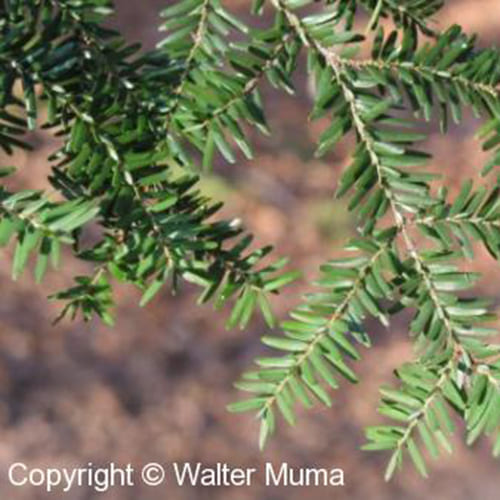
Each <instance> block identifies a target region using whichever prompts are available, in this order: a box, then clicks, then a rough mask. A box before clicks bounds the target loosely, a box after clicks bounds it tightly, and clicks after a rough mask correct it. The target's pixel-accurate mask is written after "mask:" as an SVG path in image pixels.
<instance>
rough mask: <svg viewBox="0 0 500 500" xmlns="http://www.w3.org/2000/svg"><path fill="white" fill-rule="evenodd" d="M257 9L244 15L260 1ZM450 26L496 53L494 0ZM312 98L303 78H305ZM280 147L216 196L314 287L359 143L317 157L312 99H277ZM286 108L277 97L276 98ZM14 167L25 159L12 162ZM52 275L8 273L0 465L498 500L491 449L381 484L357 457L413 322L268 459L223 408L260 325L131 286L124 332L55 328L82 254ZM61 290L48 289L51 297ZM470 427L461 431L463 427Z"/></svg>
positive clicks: (213, 186) (79, 493) (266, 149)
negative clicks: (215, 466)
mask: <svg viewBox="0 0 500 500" xmlns="http://www.w3.org/2000/svg"><path fill="white" fill-rule="evenodd" d="M116 3H117V5H118V8H119V19H118V20H117V25H119V26H120V27H122V28H123V30H124V31H125V32H126V33H127V34H128V35H130V36H131V37H133V38H138V39H141V40H143V41H145V42H146V44H148V45H151V44H152V43H153V42H154V40H155V39H157V34H156V31H155V26H156V12H157V10H158V8H159V7H160V6H163V5H165V3H168V2H165V0H142V1H141V2H129V1H126V0H117V2H116ZM246 4H247V2H245V1H238V2H234V5H238V6H240V5H242V6H244V5H246ZM448 4H449V6H448V7H447V8H446V9H445V10H444V11H443V13H442V15H441V16H440V24H441V25H442V26H447V25H449V24H451V23H453V22H460V23H461V24H462V25H463V26H464V27H465V29H466V30H468V31H478V32H480V34H481V41H482V43H483V42H484V44H485V45H486V44H491V43H498V42H499V37H498V30H499V28H500V21H499V19H500V7H499V4H498V2H496V1H494V0H481V1H479V0H475V1H472V0H463V1H460V0H453V1H451V0H450V1H449V2H448ZM298 87H299V89H301V90H303V89H304V87H305V85H304V82H300V81H299V82H298ZM266 96H267V97H268V103H269V105H268V109H269V114H270V116H271V123H272V125H273V129H274V131H275V133H274V136H273V137H272V139H263V138H260V137H256V140H257V157H256V159H255V161H254V162H253V163H252V164H246V163H245V162H244V161H242V162H241V163H240V164H239V165H238V166H231V167H228V166H224V165H222V164H221V165H219V168H217V169H216V172H217V175H216V176H215V177H213V178H211V179H209V180H207V181H206V186H207V189H210V191H211V192H214V193H216V196H217V197H219V198H222V199H225V200H226V201H227V205H226V208H225V213H226V214H231V215H237V214H238V215H241V216H242V217H243V218H244V220H245V222H246V224H247V225H248V226H249V227H250V229H251V230H252V231H254V232H255V233H256V235H257V236H258V238H257V240H258V242H271V243H273V244H275V245H276V247H277V251H278V252H279V253H281V254H286V255H290V256H291V259H292V263H293V265H294V267H298V268H302V269H304V270H305V273H306V275H307V276H308V277H313V276H314V272H315V269H316V267H317V264H318V263H319V262H321V261H322V260H324V259H325V258H328V257H330V256H332V255H333V254H334V252H335V249H336V248H338V246H339V244H341V243H342V241H344V240H345V239H346V238H347V237H348V236H349V234H351V233H352V230H353V229H352V228H353V221H352V220H351V218H350V216H349V215H347V214H346V212H345V210H344V208H343V206H342V203H338V202H335V201H332V198H331V194H332V192H333V189H334V186H335V181H336V178H337V177H338V174H339V171H340V169H341V168H342V166H343V165H344V164H345V162H346V161H347V156H346V155H347V153H348V150H347V148H346V147H345V146H343V147H341V148H339V150H338V151H337V152H336V153H335V154H332V155H331V156H330V157H329V158H327V159H326V160H325V161H316V160H313V159H312V152H313V139H314V137H315V136H316V135H317V133H318V130H317V126H316V125H307V124H306V123H305V122H304V116H305V115H306V112H307V111H306V110H307V106H308V105H309V104H310V103H309V100H308V97H307V93H306V92H302V97H301V98H296V99H291V98H289V97H283V96H282V95H280V94H276V93H274V92H271V91H269V89H267V90H266ZM271 97H272V99H271ZM473 130H474V122H473V121H472V120H469V121H468V122H467V123H465V124H464V125H463V126H462V127H461V128H460V129H457V130H455V131H454V135H453V137H447V138H446V139H445V140H444V139H443V138H440V137H438V136H436V137H434V136H433V137H432V139H431V145H432V148H433V150H434V151H435V152H436V164H437V165H436V167H437V166H439V167H440V168H443V169H444V170H445V171H447V172H449V174H450V178H452V182H454V183H457V181H458V179H459V177H460V176H462V175H465V174H466V173H467V172H473V173H472V175H475V174H474V172H477V170H476V168H477V166H478V165H481V159H482V156H481V154H480V153H479V152H478V148H477V143H476V142H475V141H474V139H473V138H472V133H473ZM35 140H36V141H38V144H39V148H38V150H37V152H36V154H33V155H29V156H26V155H24V156H23V155H22V154H20V155H19V156H18V157H17V158H16V159H15V160H14V161H15V162H16V163H17V164H19V165H21V166H22V167H23V168H21V171H22V173H21V174H20V181H19V182H20V183H22V184H23V185H30V186H40V184H41V183H42V182H43V175H44V170H45V168H46V167H45V163H44V157H45V156H46V153H47V152H48V151H50V150H51V148H52V147H53V146H54V144H52V143H50V142H48V141H47V139H46V138H44V137H42V136H37V137H35ZM9 163H12V160H10V161H9ZM479 255H480V256H481V259H480V262H478V267H479V268H481V270H483V271H486V272H488V274H489V276H492V277H490V278H489V279H488V280H485V282H484V290H486V291H487V292H488V293H490V294H491V295H494V296H496V295H497V294H498V288H497V286H496V283H495V272H496V269H497V268H498V264H497V263H493V262H492V261H491V260H490V259H488V258H487V257H486V256H485V255H484V254H482V253H481V254H479ZM65 262H66V264H65V267H64V269H62V271H61V272H60V273H53V274H52V275H51V276H50V278H49V280H48V281H47V283H46V285H45V286H44V287H43V288H40V287H38V286H35V285H34V284H33V282H32V280H31V278H30V277H29V276H28V275H26V276H25V277H23V278H22V279H21V280H19V282H18V283H12V282H11V280H10V270H9V266H10V260H9V259H8V258H6V259H5V260H4V261H3V263H2V265H1V266H0V283H1V285H2V290H3V293H2V300H1V302H0V317H1V319H2V329H1V335H0V425H1V427H2V438H1V440H0V470H1V471H6V470H7V468H8V466H9V465H10V464H11V463H13V462H16V461H25V462H27V463H28V464H29V465H30V466H36V467H47V466H52V467H55V466H69V465H70V464H71V465H85V464H86V463H88V462H94V463H108V462H111V461H114V462H117V463H129V462H131V463H133V464H134V465H136V466H140V465H141V464H142V463H145V462H150V461H156V462H160V463H170V462H172V461H179V462H182V461H193V462H196V461H203V462H205V463H207V464H212V463H215V462H228V463H230V464H231V465H234V466H237V465H239V466H248V467H262V465H263V463H264V462H265V461H274V462H275V463H281V462H283V461H287V462H289V463H290V464H293V465H296V466H301V465H303V466H312V465H316V466H320V467H332V466H337V467H342V468H344V469H345V472H346V486H345V487H344V488H343V489H333V490H332V489H330V490H328V489H321V488H311V489H309V490H307V491H306V490H303V489H300V488H288V489H276V488H264V487H263V486H262V484H259V483H258V482H256V483H255V484H254V485H253V486H252V487H251V488H241V489H228V488H225V489H224V488H221V489H191V488H185V489H180V488H176V487H174V486H171V485H169V486H167V485H166V486H164V487H163V488H158V489H156V490H155V489H148V488H145V487H140V486H137V487H136V488H130V489H121V490H119V489H117V490H115V491H112V492H109V493H107V494H105V495H103V498H106V499H108V500H115V499H116V500H117V499H121V500H129V499H130V500H132V499H134V500H139V499H140V500H160V499H165V498H168V499H169V500H170V499H172V500H176V499H179V500H184V499H186V500H188V499H189V500H191V499H213V500H219V499H231V500H250V499H255V500H256V499H259V500H265V499H269V500H271V499H272V500H284V499H290V500H295V499H299V498H303V496H304V495H307V496H308V498H310V499H311V500H313V499H315V500H316V499H317V500H320V499H327V498H342V499H343V498H349V499H353V500H354V499H365V498H369V499H370V500H378V499H399V498H405V499H409V500H411V499H417V498H418V499H419V498H432V499H443V500H445V499H454V500H461V499H464V500H465V499H471V498H477V499H481V500H493V499H495V498H498V497H499V493H498V491H499V487H500V479H499V478H498V476H497V475H496V474H497V473H498V462H495V461H494V460H493V459H492V458H490V450H489V445H488V443H486V442H482V443H481V444H480V445H479V446H476V447H475V448H474V449H472V450H468V449H465V447H464V445H462V443H461V440H460V438H459V437H460V432H458V433H457V434H458V437H457V439H456V443H455V448H456V452H455V453H454V455H452V456H450V457H443V458H441V459H440V461H439V463H438V464H435V466H434V467H433V470H432V475H431V477H430V479H428V480H422V479H420V478H419V477H418V476H417V475H416V473H415V472H414V471H413V470H411V467H407V468H406V470H405V472H404V473H403V474H401V475H399V476H398V477H397V478H396V479H395V480H394V481H393V482H392V483H390V484H385V483H384V482H383V479H382V471H383V466H384V457H382V456H380V455H371V454H367V453H365V452H361V451H359V446H360V445H361V443H362V441H363V436H362V428H363V426H364V425H366V424H369V423H374V422H376V421H377V415H376V411H375V409H376V405H377V397H378V395H377V387H378V385H379V384H380V383H383V382H389V381H390V380H391V370H392V369H393V367H394V366H397V365H398V364H399V363H400V362H401V361H402V360H403V359H405V358H407V357H408V356H409V355H410V348H409V345H408V342H407V339H406V329H405V319H404V318H401V319H399V320H398V321H397V322H396V324H395V325H393V326H392V328H391V330H390V331H383V330H381V329H380V328H378V327H375V326H374V327H373V328H372V329H371V331H372V332H373V336H374V343H375V347H374V348H373V349H372V351H370V352H367V353H366V358H365V360H364V361H363V363H362V364H360V367H359V371H360V374H361V376H362V380H363V383H362V384H360V385H359V386H357V387H345V388H343V389H341V390H340V391H338V394H337V397H336V401H335V405H334V407H333V408H332V409H318V410H316V411H314V412H312V413H309V414H308V415H302V418H301V419H300V424H299V425H298V427H297V428H295V429H291V428H288V427H286V426H285V425H282V426H281V429H280V431H279V432H278V434H277V436H276V438H275V439H274V440H273V441H272V442H271V444H270V446H269V447H268V449H267V450H266V451H265V453H263V454H262V453H260V452H259V451H258V449H257V446H256V432H257V426H256V422H255V421H254V420H253V419H252V417H251V416H233V415H229V414H228V413H227V412H226V410H225V405H226V404H227V403H229V402H231V401H233V400H234V399H235V398H236V397H237V393H236V391H234V390H233V389H232V382H233V381H234V380H235V379H236V378H237V377H238V375H239V374H240V373H241V372H242V371H243V370H244V369H245V368H247V367H248V366H249V364H250V362H251V360H252V358H253V357H254V356H255V355H256V354H257V353H259V352H261V346H260V343H259V336H260V335H261V334H262V333H263V332H264V327H263V325H262V324H261V323H259V322H254V323H253V324H252V325H251V327H250V328H249V329H248V330H247V331H245V332H240V331H231V332H228V331H226V330H225V329H224V318H223V317H222V316H221V315H220V314H218V313H215V312H213V311H212V310H210V309H209V308H207V307H205V308H196V307H194V306H193V295H192V293H191V291H189V290H186V291H185V292H184V293H182V294H180V295H179V296H178V297H171V296H169V294H168V293H167V292H165V293H164V294H163V296H161V297H160V298H158V299H157V300H156V301H155V302H154V303H153V304H151V305H150V307H148V308H146V309H139V308H138V307H137V306H136V304H137V295H136V293H135V292H134V291H132V290H131V289H129V288H121V289H120V290H119V292H118V294H117V301H118V312H117V317H118V321H117V324H116V327H115V328H113V329H107V328H105V327H103V326H101V325H100V324H98V323H92V324H88V325H84V324H81V323H79V322H75V323H64V324H62V325H59V326H57V327H53V326H52V325H51V319H53V318H54V316H55V314H56V311H57V307H56V306H55V305H49V304H48V303H47V302H46V300H45V295H46V294H47V292H48V291H52V290H55V289H59V288H61V287H62V286H64V285H65V284H67V283H69V281H70V278H71V276H72V275H73V274H74V273H75V272H76V269H77V267H76V265H75V264H74V263H72V261H71V259H70V258H68V259H66V260H65ZM47 288H48V289H49V290H47ZM302 291H303V290H302V289H301V287H300V286H299V287H295V289H293V290H290V292H289V293H288V295H286V296H284V297H281V298H279V299H278V301H277V302H276V310H277V312H278V313H279V314H280V315H281V316H282V317H284V315H285V313H286V310H287V309H288V308H289V307H290V306H292V305H293V304H295V303H297V301H298V297H299V295H300V293H301V292H302ZM459 431H461V430H459ZM0 492H1V493H2V494H1V498H6V499H7V498H8V499H9V500H10V499H13V500H42V499H46V498H68V499H70V500H84V499H86V500H87V499H88V500H90V499H94V498H98V497H99V496H98V495H97V494H95V493H93V492H92V491H90V490H88V491H87V490H85V489H79V490H74V491H72V492H71V493H69V494H67V495H64V496H61V495H59V494H57V495H56V494H54V495H53V496H47V494H44V493H43V492H41V491H40V490H34V489H33V490H30V489H20V490H13V489H12V488H11V487H10V486H9V485H8V483H7V480H6V476H5V473H4V472H2V474H1V475H0Z"/></svg>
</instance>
